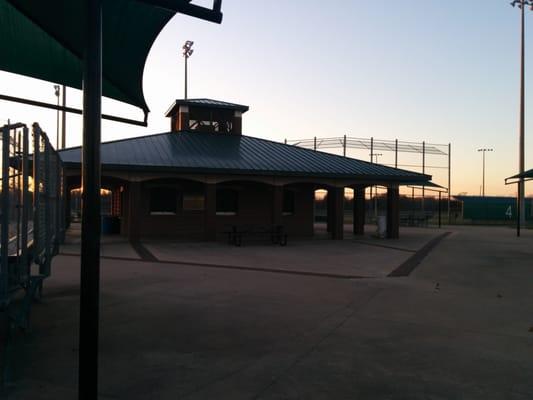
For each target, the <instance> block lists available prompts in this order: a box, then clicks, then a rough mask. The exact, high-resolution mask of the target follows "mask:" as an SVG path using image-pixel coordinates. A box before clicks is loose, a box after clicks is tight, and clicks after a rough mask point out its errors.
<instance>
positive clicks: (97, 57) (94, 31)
mask: <svg viewBox="0 0 533 400" xmlns="http://www.w3.org/2000/svg"><path fill="white" fill-rule="evenodd" d="M85 6H86V11H87V13H86V18H87V19H86V20H85V21H84V25H85V46H84V55H83V148H82V190H83V194H82V199H83V204H82V222H81V224H82V225H81V279H80V333H79V334H80V336H79V340H80V344H79V368H78V374H79V375H78V398H79V399H82V400H85V399H86V400H89V399H90V400H95V399H97V398H98V317H99V315H98V314H99V295H100V141H101V117H102V0H85Z"/></svg>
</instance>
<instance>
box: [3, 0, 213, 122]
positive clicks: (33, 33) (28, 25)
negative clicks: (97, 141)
mask: <svg viewBox="0 0 533 400" xmlns="http://www.w3.org/2000/svg"><path fill="white" fill-rule="evenodd" d="M160 2H161V1H155V0H154V1H148V0H147V1H136V0H104V1H103V27H102V34H103V53H102V59H103V65H102V67H103V88H102V90H103V95H104V96H106V97H109V98H112V99H115V100H119V101H122V102H125V103H128V104H131V105H133V106H136V107H139V108H141V109H142V110H144V111H145V112H148V111H149V109H148V106H147V104H146V101H145V99H144V95H143V91H142V76H143V70H144V64H145V61H146V57H147V55H148V52H149V51H150V48H151V46H152V44H153V42H154V40H155V39H156V37H157V35H158V34H159V32H160V31H161V30H162V29H163V27H164V26H165V24H166V23H167V22H168V21H169V20H170V19H171V18H172V16H173V15H174V14H175V13H176V11H178V10H180V8H181V7H192V5H190V4H189V3H190V1H187V0H173V1H166V3H168V4H170V3H171V6H170V5H169V8H173V7H174V8H175V9H174V10H172V9H169V8H165V7H161V6H155V5H154V4H151V3H160ZM196 8H197V9H199V10H204V11H205V9H203V8H201V7H198V6H196ZM84 13H85V1H83V0H46V1H45V0H0V54H1V56H0V69H1V70H4V71H8V72H13V73H16V74H22V75H26V76H30V77H33V78H38V79H43V80H46V81H50V82H55V83H60V84H64V85H67V86H69V87H73V88H77V89H82V59H83V43H84V41H83V35H84V25H83V21H84V20H85V18H84ZM191 15H192V14H191ZM200 17H202V16H200Z"/></svg>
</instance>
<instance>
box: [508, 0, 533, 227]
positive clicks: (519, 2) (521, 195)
mask: <svg viewBox="0 0 533 400" xmlns="http://www.w3.org/2000/svg"><path fill="white" fill-rule="evenodd" d="M511 5H512V6H513V7H515V6H518V8H519V9H520V128H519V148H518V153H519V161H518V167H519V173H520V174H523V173H524V136H525V87H524V81H525V66H524V63H525V60H524V59H525V8H526V7H527V6H528V7H529V8H530V9H531V10H533V0H513V1H512V2H511ZM517 212H518V215H517V219H516V220H517V222H516V224H517V236H520V227H521V225H524V224H525V188H524V178H520V181H519V182H518V196H517Z"/></svg>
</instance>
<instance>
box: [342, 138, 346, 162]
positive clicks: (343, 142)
mask: <svg viewBox="0 0 533 400" xmlns="http://www.w3.org/2000/svg"><path fill="white" fill-rule="evenodd" d="M342 155H343V157H346V135H344V138H343V140H342Z"/></svg>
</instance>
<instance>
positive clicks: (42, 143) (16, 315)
mask: <svg viewBox="0 0 533 400" xmlns="http://www.w3.org/2000/svg"><path fill="white" fill-rule="evenodd" d="M0 129H1V137H0V190H1V191H0V205H1V209H0V316H1V317H4V318H5V319H6V321H7V323H6V324H5V326H6V327H7V336H6V337H5V338H3V339H2V341H3V349H2V350H4V351H3V354H2V357H0V362H1V364H2V365H1V366H2V368H1V370H2V375H1V376H0V385H2V384H4V383H5V382H6V381H7V380H8V379H7V377H8V372H7V371H8V370H9V364H10V358H11V357H10V352H11V344H10V343H11V339H10V338H11V336H12V334H13V331H14V330H15V329H16V328H22V329H27V328H28V324H29V314H30V308H31V303H32V300H33V299H34V297H35V296H37V295H38V294H40V290H41V289H42V282H43V280H44V279H45V278H46V277H48V276H50V273H51V262H52V258H53V256H54V255H55V254H57V251H58V248H59V244H60V243H61V241H62V240H63V237H64V226H65V224H64V222H65V221H64V212H63V209H64V208H63V205H64V204H63V202H64V194H63V192H64V190H63V188H64V183H63V180H64V176H63V166H62V163H61V159H60V158H59V156H58V154H57V152H56V151H55V150H54V149H53V147H52V146H51V145H50V142H49V140H48V137H47V136H46V134H45V133H44V132H43V131H42V130H41V128H40V127H39V125H38V124H34V125H33V129H32V132H30V130H29V128H28V127H27V126H26V125H24V124H21V123H17V124H8V125H4V126H3V127H1V128H0ZM33 264H37V265H38V266H39V273H37V274H35V273H34V274H32V265H33ZM21 291H22V292H23V296H19V295H18V293H19V292H21ZM2 325H3V324H2Z"/></svg>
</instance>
